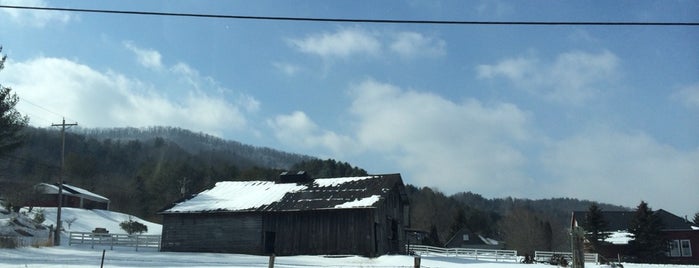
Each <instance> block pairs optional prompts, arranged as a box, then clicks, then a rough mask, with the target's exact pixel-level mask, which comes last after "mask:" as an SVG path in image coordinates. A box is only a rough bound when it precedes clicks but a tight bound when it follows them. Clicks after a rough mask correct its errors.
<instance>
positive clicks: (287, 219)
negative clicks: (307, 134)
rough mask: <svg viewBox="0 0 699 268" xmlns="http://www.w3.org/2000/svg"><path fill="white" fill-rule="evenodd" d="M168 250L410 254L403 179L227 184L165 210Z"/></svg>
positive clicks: (290, 176) (287, 178)
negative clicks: (408, 252)
mask: <svg viewBox="0 0 699 268" xmlns="http://www.w3.org/2000/svg"><path fill="white" fill-rule="evenodd" d="M160 214H162V216H163V233H162V250H163V251H189V252H230V253H243V254H258V255H262V254H276V255H344V254H352V255H364V256H378V255H382V254H386V253H399V252H403V251H404V249H405V243H406V239H405V232H404V229H405V228H406V227H407V224H408V198H407V195H406V193H405V186H404V184H403V181H402V178H401V176H400V174H386V175H371V176H362V177H344V178H319V179H311V178H309V177H308V176H307V175H306V173H305V172H299V173H282V175H281V176H280V178H279V180H277V181H225V182H219V183H217V184H216V186H214V187H213V188H211V189H209V190H206V191H203V192H201V193H199V194H197V195H194V196H192V197H190V198H187V199H185V200H182V201H179V202H175V203H174V204H173V205H172V206H170V207H168V208H166V209H163V210H162V211H161V212H160Z"/></svg>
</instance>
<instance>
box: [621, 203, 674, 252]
mask: <svg viewBox="0 0 699 268" xmlns="http://www.w3.org/2000/svg"><path fill="white" fill-rule="evenodd" d="M662 229H663V223H662V221H661V219H660V217H658V215H657V214H656V213H655V212H654V211H653V210H652V209H651V208H650V207H649V206H648V204H647V203H646V202H643V201H641V204H639V205H638V207H637V208H636V212H635V213H634V216H633V219H632V220H631V226H630V228H629V232H631V234H632V235H633V238H634V239H633V240H632V241H631V242H629V244H630V245H631V249H632V250H633V253H634V254H635V255H636V257H638V259H639V260H640V261H642V262H652V263H657V262H659V261H661V260H662V259H663V258H665V252H666V251H667V245H668V242H667V240H666V239H665V237H664V236H663V234H662Z"/></svg>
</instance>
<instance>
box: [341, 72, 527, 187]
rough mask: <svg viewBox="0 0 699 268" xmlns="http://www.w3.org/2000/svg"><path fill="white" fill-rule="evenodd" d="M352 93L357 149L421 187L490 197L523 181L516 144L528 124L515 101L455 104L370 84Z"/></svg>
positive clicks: (426, 94)
mask: <svg viewBox="0 0 699 268" xmlns="http://www.w3.org/2000/svg"><path fill="white" fill-rule="evenodd" d="M352 96H353V97H354V98H355V99H354V102H353V105H352V107H351V111H352V113H353V114H354V115H355V116H356V117H357V122H356V124H357V125H358V129H357V130H356V131H357V132H356V136H357V140H358V143H359V145H360V146H361V148H364V150H367V152H368V153H372V152H376V153H381V154H387V155H391V157H392V158H393V159H395V160H396V161H397V162H398V164H399V165H400V166H401V168H402V169H404V170H406V171H408V173H410V174H412V176H413V177H412V178H411V179H412V181H414V182H417V183H418V184H419V185H436V186H438V187H440V188H443V189H444V188H446V189H448V191H450V192H452V191H454V192H455V191H464V190H468V189H478V191H479V192H483V193H486V194H493V193H498V192H501V191H502V192H509V193H512V192H514V191H518V188H520V187H521V186H522V183H524V181H525V180H526V178H525V177H524V176H523V174H522V170H521V169H522V167H523V166H524V165H525V163H526V159H525V158H524V156H523V154H522V153H521V152H520V150H519V149H518V148H517V147H518V144H520V143H521V142H524V141H526V140H529V139H530V138H531V137H530V133H529V130H528V119H527V115H526V113H525V112H523V111H521V110H519V109H518V108H517V107H516V106H514V105H512V104H506V103H494V104H489V105H486V104H483V103H481V102H479V101H478V100H474V99H469V100H466V101H464V102H460V103H456V102H452V101H450V100H447V99H445V98H443V97H441V96H438V95H435V94H432V93H425V92H417V91H410V90H403V89H400V88H398V87H396V86H393V85H390V84H385V83H380V82H376V81H373V80H367V81H364V82H362V83H361V84H359V85H357V86H356V87H355V88H354V89H353V93H352ZM467 185H468V186H467ZM467 187H468V189H467Z"/></svg>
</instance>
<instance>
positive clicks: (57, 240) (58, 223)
mask: <svg viewBox="0 0 699 268" xmlns="http://www.w3.org/2000/svg"><path fill="white" fill-rule="evenodd" d="M77 125H78V123H72V124H66V119H65V118H63V122H62V123H60V124H51V126H52V127H61V174H60V175H59V176H58V210H56V230H55V234H54V236H53V240H54V245H56V246H59V245H61V207H62V206H63V175H64V174H65V171H64V170H65V152H66V127H71V126H77Z"/></svg>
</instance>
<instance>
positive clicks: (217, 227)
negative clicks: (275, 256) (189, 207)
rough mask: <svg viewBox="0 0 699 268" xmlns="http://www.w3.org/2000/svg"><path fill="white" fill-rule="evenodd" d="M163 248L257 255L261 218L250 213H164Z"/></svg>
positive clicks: (260, 234) (260, 248) (260, 238)
mask: <svg viewBox="0 0 699 268" xmlns="http://www.w3.org/2000/svg"><path fill="white" fill-rule="evenodd" d="M162 250H163V251H186V252H230V253H244V254H260V253H261V252H262V251H263V248H262V217H261V216H260V215H257V214H253V213H235V214H228V213H200V214H164V215H163V232H162Z"/></svg>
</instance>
